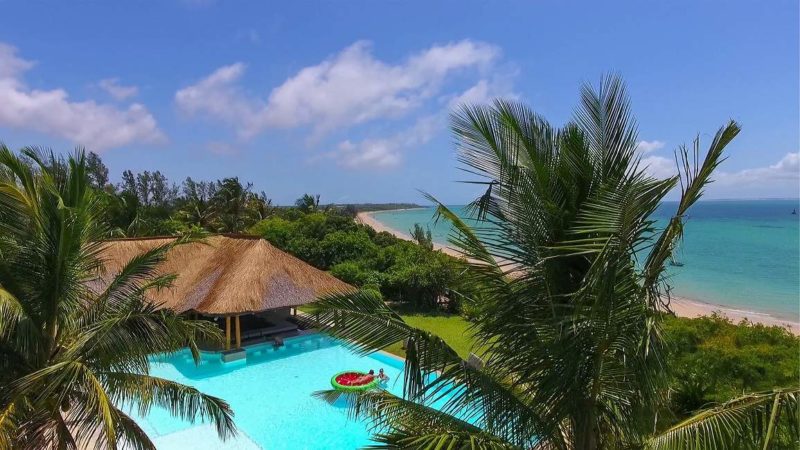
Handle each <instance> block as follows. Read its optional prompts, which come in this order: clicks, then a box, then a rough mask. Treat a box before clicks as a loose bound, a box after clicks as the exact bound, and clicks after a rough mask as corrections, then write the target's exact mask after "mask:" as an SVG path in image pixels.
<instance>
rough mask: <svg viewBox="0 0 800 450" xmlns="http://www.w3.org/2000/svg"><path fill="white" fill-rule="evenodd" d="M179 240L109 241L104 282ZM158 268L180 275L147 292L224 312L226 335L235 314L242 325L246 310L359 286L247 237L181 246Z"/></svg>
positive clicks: (186, 307) (179, 304)
mask: <svg viewBox="0 0 800 450" xmlns="http://www.w3.org/2000/svg"><path fill="white" fill-rule="evenodd" d="M175 239H176V238H174V237H152V238H125V239H113V240H109V241H107V244H108V245H107V246H106V247H105V248H104V249H103V252H102V254H101V258H102V259H103V261H104V265H105V273H104V274H103V275H102V276H101V280H100V281H101V284H103V285H105V284H107V283H108V282H110V281H111V278H112V277H113V276H114V275H115V274H116V273H118V272H119V271H120V270H121V269H122V267H123V266H124V265H125V264H126V263H127V262H128V261H130V260H131V258H133V257H134V256H137V255H140V254H142V253H143V252H146V251H147V250H150V249H152V248H154V247H157V246H159V245H164V244H167V243H170V242H172V241H174V240H175ZM158 270H159V272H160V273H162V274H176V275H177V276H178V277H177V279H176V280H175V282H174V283H173V286H172V287H170V288H167V289H161V290H159V291H155V290H153V291H151V292H150V294H149V295H150V296H151V298H152V301H153V302H155V303H157V304H159V305H162V306H163V307H165V308H170V309H172V310H174V311H176V312H179V313H184V312H196V313H199V314H202V315H206V316H223V317H225V318H226V322H227V326H226V331H227V332H228V336H230V318H231V317H235V318H236V322H237V323H238V322H239V316H240V315H243V314H253V313H259V312H263V311H267V310H271V309H277V308H288V307H296V306H300V305H304V304H307V303H310V302H312V301H314V300H315V299H317V298H318V297H320V296H322V295H326V294H331V293H339V292H349V291H352V290H354V289H355V288H353V287H352V286H350V285H349V284H347V283H344V282H343V281H340V280H339V279H337V278H335V277H334V276H332V275H330V274H329V273H327V272H324V271H322V270H319V269H317V268H315V267H312V266H311V265H309V264H307V263H305V262H303V261H301V260H299V259H297V258H295V257H294V256H292V255H290V254H288V253H286V252H284V251H281V250H279V249H277V248H276V247H274V246H273V245H272V244H270V243H269V242H267V241H266V240H264V239H261V238H259V237H255V236H246V235H215V236H210V237H208V238H205V239H203V240H202V241H199V242H191V243H187V244H181V245H177V246H176V247H174V248H172V249H170V250H169V252H168V253H167V259H166V261H164V262H163V263H162V264H161V266H160V267H159V268H158ZM238 328H239V327H237V335H238V334H239V331H240V330H239V329H238ZM237 337H238V336H237ZM229 339H230V338H229ZM237 341H238V339H237Z"/></svg>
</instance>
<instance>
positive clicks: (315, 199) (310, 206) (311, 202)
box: [294, 194, 319, 213]
mask: <svg viewBox="0 0 800 450" xmlns="http://www.w3.org/2000/svg"><path fill="white" fill-rule="evenodd" d="M294 205H295V206H296V207H297V209H299V210H301V211H303V212H307V213H308V212H314V211H316V210H318V209H319V195H311V194H303V196H302V197H300V198H298V199H297V200H295V202H294Z"/></svg>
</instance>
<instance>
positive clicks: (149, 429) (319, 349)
mask: <svg viewBox="0 0 800 450" xmlns="http://www.w3.org/2000/svg"><path fill="white" fill-rule="evenodd" d="M285 344H286V345H285V346H284V347H281V348H279V349H277V350H276V349H274V348H273V347H272V345H271V344H262V345H257V346H252V347H248V348H247V359H246V360H240V361H236V362H230V363H222V362H221V360H220V356H219V354H213V353H204V354H203V357H202V361H201V363H200V365H199V366H195V364H194V362H193V361H192V357H191V354H190V353H189V351H188V350H183V351H180V352H178V353H175V354H172V355H169V356H166V357H163V358H160V359H159V360H158V361H157V362H154V363H153V364H152V368H151V374H152V375H154V376H158V377H162V378H168V379H170V380H175V381H178V382H180V383H184V384H187V385H191V386H195V387H197V388H198V389H199V390H200V391H202V392H204V393H206V394H210V395H215V396H217V397H221V398H223V399H225V400H226V401H227V402H228V403H230V405H231V407H232V408H233V411H234V413H235V414H236V416H235V422H236V426H237V427H238V429H239V433H238V436H237V437H235V438H233V439H229V440H228V441H225V442H221V441H220V440H219V439H218V438H217V437H216V432H215V430H214V428H213V426H212V425H209V424H203V423H195V424H191V423H188V422H185V421H183V420H181V419H176V418H173V417H172V416H170V415H169V413H167V412H166V411H164V410H161V409H157V408H153V410H152V411H151V412H150V414H148V415H147V417H137V416H136V415H135V414H133V416H134V417H135V418H136V420H137V422H138V423H139V425H140V426H141V427H142V429H143V430H144V431H145V432H146V433H147V434H148V436H150V438H151V439H152V440H153V442H154V443H155V445H156V447H157V448H159V449H164V450H178V449H192V450H195V449H220V448H226V449H228V448H231V449H242V450H245V449H246V450H256V449H268V450H293V449H356V448H360V447H363V446H364V445H367V444H368V443H369V442H370V439H369V437H370V434H369V432H368V430H367V424H366V423H364V422H359V421H352V420H348V418H347V411H346V409H344V408H340V407H335V406H331V405H329V404H327V403H325V402H324V401H322V400H319V399H316V398H314V397H312V396H311V394H312V393H313V392H315V391H319V390H324V389H330V387H331V385H330V379H331V376H332V375H333V374H335V373H337V372H341V371H342V370H347V369H355V370H362V371H368V370H369V369H375V370H376V371H377V370H378V369H379V368H381V367H382V368H384V370H385V371H386V373H387V374H388V375H389V376H390V377H391V379H390V381H389V383H388V386H387V389H388V390H389V391H390V392H392V393H394V394H396V395H401V394H402V390H403V386H402V379H403V376H402V371H403V361H402V360H400V359H398V358H394V357H392V356H389V355H385V354H382V353H374V354H372V355H369V356H358V355H356V354H354V353H353V352H352V351H350V350H348V349H347V348H346V347H345V346H344V345H342V344H341V343H339V342H337V341H335V340H333V339H332V338H330V337H327V336H325V335H321V334H311V335H306V336H298V337H294V338H289V339H286V341H285ZM398 380H399V381H398Z"/></svg>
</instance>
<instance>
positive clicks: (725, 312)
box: [356, 208, 800, 335]
mask: <svg viewBox="0 0 800 450" xmlns="http://www.w3.org/2000/svg"><path fill="white" fill-rule="evenodd" d="M414 209H417V208H414ZM393 211H398V210H393ZM375 212H379V211H370V212H360V213H358V215H357V216H356V220H357V221H359V222H360V223H363V224H365V225H369V226H371V227H372V228H374V229H375V231H379V232H380V231H386V232H388V233H391V234H393V235H395V236H397V237H399V238H401V239H406V240H411V235H409V234H408V233H407V232H403V231H399V230H395V229H393V228H391V227H388V226H386V225H385V224H383V223H382V222H381V221H379V220H377V219H376V218H375V217H373V214H374V213H375ZM433 246H434V248H435V249H437V250H441V251H442V252H444V253H447V254H448V255H451V256H455V257H461V256H462V255H461V253H459V252H458V251H457V250H455V249H453V248H450V247H447V246H444V245H441V244H438V243H435V242H434V244H433ZM670 306H671V308H672V311H673V312H675V314H676V315H678V316H680V317H692V318H693V317H701V316H709V315H711V314H713V313H718V314H720V315H722V316H725V317H727V318H729V319H730V320H731V321H733V322H740V321H742V320H744V319H747V320H749V321H750V322H755V323H761V324H764V325H778V326H782V327H785V328H787V329H789V331H791V332H792V333H794V334H796V335H800V322H795V321H791V320H787V319H784V318H781V317H777V316H773V315H771V314H769V313H765V312H758V311H746V310H741V309H736V308H732V307H728V306H723V305H716V304H713V303H708V302H704V301H701V300H695V299H690V298H685V297H678V296H672V298H671V301H670Z"/></svg>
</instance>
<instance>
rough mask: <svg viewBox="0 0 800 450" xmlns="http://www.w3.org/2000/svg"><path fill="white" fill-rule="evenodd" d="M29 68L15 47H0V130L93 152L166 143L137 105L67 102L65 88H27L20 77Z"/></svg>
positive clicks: (90, 101) (148, 115)
mask: <svg viewBox="0 0 800 450" xmlns="http://www.w3.org/2000/svg"><path fill="white" fill-rule="evenodd" d="M33 65H34V64H33V62H31V61H27V60H24V59H22V58H20V57H19V56H17V50H16V48H14V47H12V46H10V45H7V44H4V43H0V126H6V127H12V128H19V129H26V130H33V131H38V132H41V133H45V134H49V135H53V136H57V137H60V138H64V139H67V140H69V141H72V142H73V143H75V144H78V145H84V146H86V147H87V148H88V149H89V150H93V151H102V150H106V149H109V148H113V147H120V146H124V145H128V144H132V143H134V142H160V141H163V140H164V139H165V138H164V135H163V133H162V132H161V130H159V128H158V126H157V124H156V120H155V119H154V118H153V116H152V115H151V114H150V113H149V112H148V111H147V109H146V108H145V107H144V106H143V105H141V104H137V103H134V104H132V105H130V106H128V107H127V108H118V107H117V106H114V105H109V104H102V103H97V102H95V101H93V100H87V101H71V100H70V99H69V94H68V93H67V92H66V91H65V90H64V89H51V90H40V89H31V88H29V87H27V86H26V85H25V82H24V79H23V75H24V73H25V72H26V71H27V70H29V69H30V68H31V67H33Z"/></svg>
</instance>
